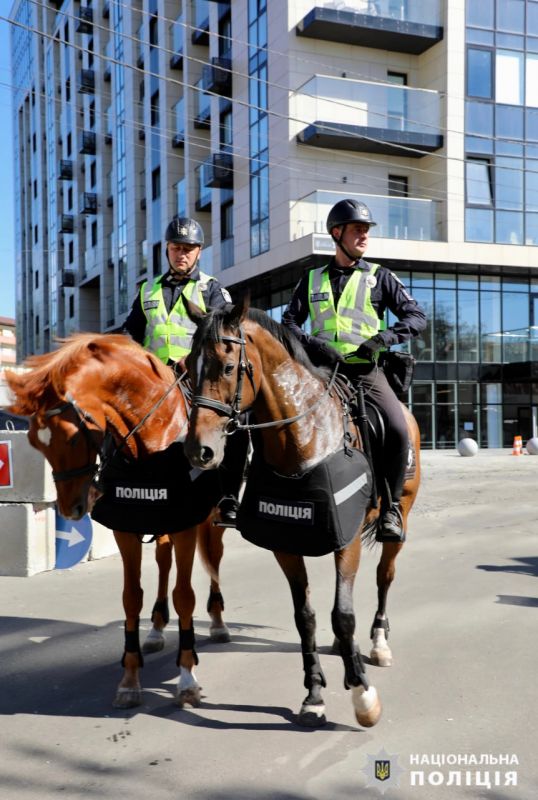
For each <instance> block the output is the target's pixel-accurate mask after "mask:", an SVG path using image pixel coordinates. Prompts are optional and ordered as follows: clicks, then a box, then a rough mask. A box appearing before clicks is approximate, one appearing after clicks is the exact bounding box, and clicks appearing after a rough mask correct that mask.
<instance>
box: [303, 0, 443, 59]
mask: <svg viewBox="0 0 538 800" xmlns="http://www.w3.org/2000/svg"><path fill="white" fill-rule="evenodd" d="M296 33H297V36H305V37H308V38H310V39H323V40H325V41H330V42H341V43H343V44H352V45H361V46H362V47H375V48H377V49H379V50H392V51H395V52H398V53H411V54H413V55H419V54H420V53H423V52H424V51H425V50H427V49H428V48H430V47H432V46H433V45H434V44H436V43H437V42H439V41H441V39H442V38H443V28H442V26H441V1H440V0H358V2H356V3H355V7H350V6H346V5H345V4H344V3H343V2H333V3H330V4H327V5H325V6H315V7H314V8H313V9H312V10H311V11H309V13H308V14H307V15H306V16H305V17H304V18H303V19H302V20H301V21H300V22H299V24H298V25H297V27H296Z"/></svg>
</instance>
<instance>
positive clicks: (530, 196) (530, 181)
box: [525, 159, 538, 211]
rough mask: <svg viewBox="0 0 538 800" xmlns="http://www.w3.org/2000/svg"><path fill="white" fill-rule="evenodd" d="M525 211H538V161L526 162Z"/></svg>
mask: <svg viewBox="0 0 538 800" xmlns="http://www.w3.org/2000/svg"><path fill="white" fill-rule="evenodd" d="M525 167H526V170H525V210H526V211H538V161H531V160H530V159H527V160H526V162H525Z"/></svg>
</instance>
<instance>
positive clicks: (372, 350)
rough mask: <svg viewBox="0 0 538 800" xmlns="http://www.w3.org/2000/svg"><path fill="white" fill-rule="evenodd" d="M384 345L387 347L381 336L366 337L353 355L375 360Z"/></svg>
mask: <svg viewBox="0 0 538 800" xmlns="http://www.w3.org/2000/svg"><path fill="white" fill-rule="evenodd" d="M383 347H385V343H384V341H383V339H382V338H381V336H372V338H371V339H366V341H364V342H363V343H362V344H361V345H360V347H358V348H357V349H356V350H355V352H354V353H353V355H354V356H355V357H356V358H364V359H366V360H367V361H373V360H374V356H375V354H376V353H378V352H379V351H380V350H381V349H382V348H383Z"/></svg>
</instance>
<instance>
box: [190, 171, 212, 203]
mask: <svg viewBox="0 0 538 800" xmlns="http://www.w3.org/2000/svg"><path fill="white" fill-rule="evenodd" d="M194 171H195V174H196V178H197V189H198V192H197V194H198V196H197V198H196V203H195V205H196V210H197V211H208V210H209V209H210V208H211V189H210V188H208V180H209V165H208V163H207V161H204V163H203V164H200V166H199V167H196V168H195V170H194Z"/></svg>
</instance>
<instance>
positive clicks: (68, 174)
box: [58, 159, 73, 181]
mask: <svg viewBox="0 0 538 800" xmlns="http://www.w3.org/2000/svg"><path fill="white" fill-rule="evenodd" d="M58 180H60V181H72V180H73V162H72V161H70V160H68V159H62V160H61V161H60V167H59V169H58Z"/></svg>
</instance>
